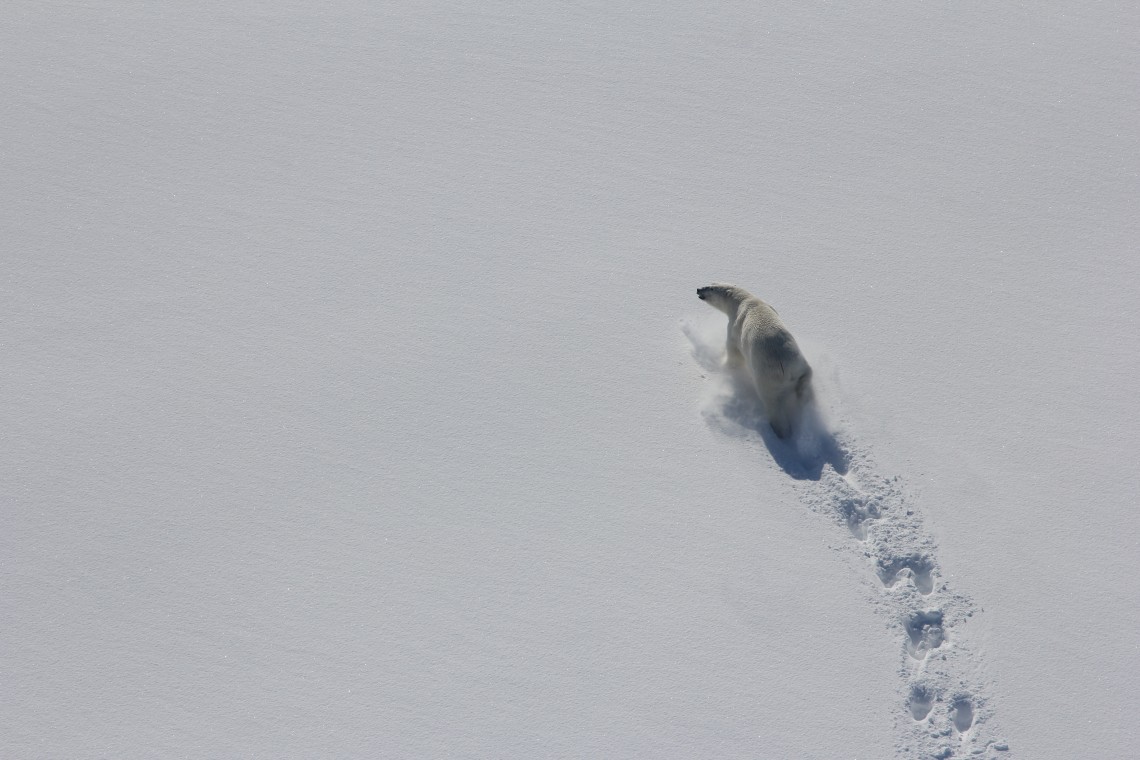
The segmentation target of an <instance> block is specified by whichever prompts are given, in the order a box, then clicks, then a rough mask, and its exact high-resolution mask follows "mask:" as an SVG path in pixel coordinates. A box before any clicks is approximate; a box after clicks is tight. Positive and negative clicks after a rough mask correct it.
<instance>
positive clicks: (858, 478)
mask: <svg viewBox="0 0 1140 760" xmlns="http://www.w3.org/2000/svg"><path fill="white" fill-rule="evenodd" d="M682 331H683V332H684V333H685V335H686V336H687V337H688V338H689V341H690V343H691V344H692V355H693V358H694V359H696V361H697V363H698V364H700V365H701V367H702V368H703V369H704V370H705V374H704V377H705V378H706V398H705V401H704V404H703V407H702V413H703V415H704V417H705V420H706V421H707V422H708V423H709V425H710V426H711V427H713V428H714V429H718V430H720V431H721V432H724V433H725V434H727V435H730V436H733V437H737V438H742V439H744V440H745V441H746V442H748V443H749V445H753V446H755V444H757V443H763V444H764V446H766V447H767V449H768V452H769V453H770V454H771V456H772V459H773V460H774V461H775V463H776V464H777V465H778V466H780V467H781V468H782V469H783V470H784V471H785V472H787V473H788V474H789V475H790V476H791V477H792V478H794V481H795V490H796V492H797V494H798V495H799V497H800V499H801V501H802V502H803V503H804V504H805V505H806V506H807V507H808V508H809V509H811V510H812V511H813V512H815V513H817V514H818V515H820V516H821V517H822V518H824V519H825V520H829V521H832V522H834V523H837V524H838V525H839V526H841V527H842V528H843V529H844V530H845V539H844V541H843V542H842V544H841V546H840V547H839V550H840V551H844V552H846V553H847V554H848V556H849V557H850V558H851V561H852V562H854V563H855V564H856V566H858V564H859V563H867V564H868V565H869V570H870V572H868V573H865V574H863V576H864V577H866V578H868V580H869V581H870V583H872V584H873V586H872V587H871V588H868V589H866V590H867V592H868V593H867V598H868V599H870V600H871V603H872V604H873V605H874V606H875V608H876V611H877V612H879V613H880V614H881V615H882V616H884V617H885V618H886V620H887V621H888V630H889V631H891V632H892V635H893V637H894V642H895V645H896V646H897V647H898V657H899V659H898V668H897V673H898V677H899V685H898V702H897V705H896V708H895V709H894V710H893V712H894V714H895V719H894V722H895V728H896V732H895V733H896V746H895V753H896V754H895V756H896V758H899V760H902V759H903V758H906V760H912V759H913V758H940V759H946V758H1009V757H1012V756H1013V755H1012V753H1011V752H1009V746H1008V744H1006V742H1005V741H1004V740H1003V737H1002V736H1001V735H1000V733H999V732H998V729H997V725H996V720H995V716H994V709H993V706H992V699H991V698H989V697H988V694H989V693H990V692H991V688H990V687H989V682H988V680H987V679H986V677H985V672H984V663H983V662H982V660H981V657H980V655H979V654H978V653H977V652H976V651H974V649H973V648H972V647H971V645H970V628H969V626H968V623H969V621H970V618H972V617H973V616H974V615H975V613H976V612H978V610H977V608H976V606H975V604H974V602H973V601H972V600H971V599H969V598H968V597H967V596H965V595H964V594H961V593H959V592H957V591H956V590H954V589H952V588H951V586H950V583H949V582H948V581H947V577H946V574H945V573H944V572H943V570H942V567H941V565H940V564H939V561H938V552H937V546H936V545H935V542H934V540H933V538H932V537H931V536H930V534H929V533H928V532H927V531H926V530H925V528H924V526H923V520H922V514H921V511H920V510H919V508H918V505H917V500H916V499H915V498H913V497H912V496H911V495H910V494H909V493H908V492H907V490H906V484H905V481H904V480H903V479H902V478H901V477H899V476H897V475H894V476H890V477H888V476H886V475H884V474H883V473H882V471H881V469H880V468H879V466H878V465H877V464H876V462H875V460H874V457H873V456H872V453H871V451H870V450H869V449H868V448H867V447H866V446H864V445H862V444H860V443H859V441H858V440H857V439H856V438H855V437H854V436H853V435H852V434H850V433H849V432H848V430H849V428H850V426H849V425H848V424H846V423H845V422H841V423H840V424H836V425H827V424H825V423H824V422H823V415H822V413H821V412H820V410H819V409H815V410H812V413H811V415H810V416H809V417H808V419H807V420H806V421H805V423H804V425H803V428H804V429H803V430H801V431H800V432H798V433H797V435H796V436H795V438H794V439H793V440H792V441H782V440H780V439H778V438H776V437H775V435H774V434H773V433H772V431H771V429H770V428H769V426H768V425H767V423H766V420H765V419H764V416H763V409H762V405H761V404H760V402H759V400H758V399H756V397H755V393H754V392H752V391H751V389H750V387H749V385H748V384H747V382H746V381H745V379H743V378H741V377H739V376H735V375H733V373H732V372H730V371H727V370H725V369H724V368H723V364H722V363H721V361H720V359H721V356H722V354H723V349H721V348H719V347H718V342H717V341H718V339H717V338H713V337H712V334H711V333H710V334H709V337H708V338H706V337H704V335H702V332H707V331H703V330H702V329H701V328H699V327H698V326H696V325H694V324H683V325H682ZM818 369H819V368H818V367H817V375H816V377H817V378H819V377H820V374H819V373H818ZM824 395H825V396H826V394H824ZM757 448H758V447H757Z"/></svg>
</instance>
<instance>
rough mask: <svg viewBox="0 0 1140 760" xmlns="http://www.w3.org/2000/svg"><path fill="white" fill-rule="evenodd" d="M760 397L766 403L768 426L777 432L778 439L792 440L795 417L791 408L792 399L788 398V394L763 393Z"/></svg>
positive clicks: (765, 412)
mask: <svg viewBox="0 0 1140 760" xmlns="http://www.w3.org/2000/svg"><path fill="white" fill-rule="evenodd" d="M760 395H761V398H762V399H763V401H764V414H765V416H766V417H767V418H768V424H769V425H771V426H772V430H774V431H775V433H776V437H777V438H780V439H786V438H790V437H791V435H792V426H793V423H794V419H793V418H794V416H795V415H794V414H793V413H792V411H793V410H792V408H791V407H792V406H793V405H792V404H790V403H789V402H790V401H792V399H789V398H788V394H787V393H779V394H769V393H761V394H760Z"/></svg>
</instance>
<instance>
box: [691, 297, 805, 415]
mask: <svg viewBox="0 0 1140 760" xmlns="http://www.w3.org/2000/svg"><path fill="white" fill-rule="evenodd" d="M697 297H698V298H700V299H701V300H702V301H705V302H706V303H708V304H709V305H710V306H715V307H716V308H718V309H720V310H721V311H723V312H724V313H725V314H727V315H728V357H727V361H728V364H729V366H739V365H740V364H744V366H745V367H746V368H747V370H748V373H749V375H751V377H752V381H753V382H754V383H755V384H756V390H757V391H759V393H760V400H761V401H763V402H764V411H765V413H766V414H767V415H768V422H769V424H770V425H771V426H772V429H773V430H775V431H776V435H778V436H779V437H780V438H787V437H788V436H790V435H791V434H792V432H793V430H794V429H795V427H796V426H797V425H799V422H800V416H801V413H802V412H803V409H804V407H805V406H806V405H807V404H808V403H809V402H810V401H811V398H812V389H811V367H809V366H808V363H807V360H805V359H804V355H803V354H802V353H801V352H800V347H799V346H798V345H796V339H795V338H793V337H792V334H791V333H790V332H788V328H787V327H785V326H784V323H783V321H781V319H780V315H778V314H777V313H776V310H775V309H773V308H772V307H771V306H769V305H768V304H766V303H764V302H763V301H761V300H760V299H759V298H757V297H756V296H754V295H752V294H751V293H749V292H748V291H747V290H745V289H744V288H738V287H736V286H735V285H724V284H721V283H714V284H712V285H708V286H706V287H703V288H697Z"/></svg>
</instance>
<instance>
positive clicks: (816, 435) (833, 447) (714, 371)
mask: <svg viewBox="0 0 1140 760" xmlns="http://www.w3.org/2000/svg"><path fill="white" fill-rule="evenodd" d="M683 329H684V333H685V336H686V337H687V338H688V339H689V342H690V343H691V344H692V353H693V359H694V360H696V362H697V364H699V365H700V367H701V368H702V369H703V370H705V371H706V372H708V373H709V374H710V375H711V376H712V377H713V378H714V380H716V381H719V382H720V383H721V386H722V387H721V388H719V389H717V392H716V394H715V396H714V397H713V398H712V399H711V400H710V401H709V402H708V403H707V404H706V405H705V408H704V417H705V420H706V421H707V422H708V424H709V425H710V426H711V427H713V428H716V429H718V430H720V431H721V432H722V433H724V434H726V435H729V436H732V437H735V438H746V439H753V438H755V437H758V438H759V439H760V440H761V441H763V443H764V446H765V447H766V448H767V449H768V452H769V453H770V454H771V455H772V460H773V461H774V462H775V463H776V464H777V465H779V467H780V469H782V470H783V471H784V472H786V473H787V474H788V475H789V476H791V477H792V478H795V479H796V480H819V479H820V478H821V477H822V475H823V468H824V466H826V465H831V467H832V468H833V469H834V470H835V471H836V472H838V473H839V474H840V475H845V474H846V473H847V470H848V461H849V457H848V456H847V454H846V453H845V452H844V450H843V447H842V446H841V445H840V444H839V442H838V441H837V440H836V438H835V435H834V434H833V433H832V432H831V431H830V430H828V428H827V425H826V424H825V423H824V421H823V418H822V416H821V414H820V411H819V409H818V407H817V406H816V404H815V403H814V402H812V403H811V404H809V405H808V406H807V407H805V408H804V410H803V414H802V417H801V420H800V423H799V424H798V425H797V426H796V430H795V432H794V434H793V435H792V437H791V438H788V439H781V438H780V437H779V436H777V435H776V431H774V430H773V429H772V426H771V425H770V424H768V418H767V416H766V415H765V414H764V402H763V401H761V400H760V396H759V394H758V393H757V392H756V387H755V385H754V384H753V383H752V379H751V378H750V377H749V376H748V372H747V370H745V369H743V368H731V367H726V366H725V365H724V348H723V346H721V345H716V344H712V343H710V342H709V341H707V340H704V339H703V338H702V337H701V336H700V335H699V334H698V333H697V331H696V330H695V329H694V328H692V326H690V325H685V326H684V328H683Z"/></svg>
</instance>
